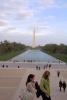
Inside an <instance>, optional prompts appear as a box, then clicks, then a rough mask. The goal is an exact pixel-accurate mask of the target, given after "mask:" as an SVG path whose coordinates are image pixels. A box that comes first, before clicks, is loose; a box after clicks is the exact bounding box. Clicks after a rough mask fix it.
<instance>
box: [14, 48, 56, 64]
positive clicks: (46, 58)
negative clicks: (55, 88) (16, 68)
mask: <svg viewBox="0 0 67 100" xmlns="http://www.w3.org/2000/svg"><path fill="white" fill-rule="evenodd" d="M12 61H19V62H48V63H49V62H53V63H54V62H58V60H57V59H56V58H54V57H52V56H50V55H48V54H46V53H43V52H42V51H40V50H28V51H26V52H25V53H22V54H20V55H18V56H16V57H14V58H13V59H12Z"/></svg>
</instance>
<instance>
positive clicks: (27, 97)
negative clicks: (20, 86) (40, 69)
mask: <svg viewBox="0 0 67 100" xmlns="http://www.w3.org/2000/svg"><path fill="white" fill-rule="evenodd" d="M34 79H35V75H34V74H29V75H28V78H27V81H26V90H25V91H24V92H23V93H22V94H20V95H19V99H20V100H34V98H35V97H36V89H35V81H34Z"/></svg>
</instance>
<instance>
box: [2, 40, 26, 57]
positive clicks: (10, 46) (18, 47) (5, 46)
mask: <svg viewBox="0 0 67 100" xmlns="http://www.w3.org/2000/svg"><path fill="white" fill-rule="evenodd" d="M25 49H26V46H25V45H24V44H21V43H16V42H12V43H11V42H9V41H7V40H5V41H1V42H0V55H3V54H5V53H9V52H12V51H24V50H25Z"/></svg>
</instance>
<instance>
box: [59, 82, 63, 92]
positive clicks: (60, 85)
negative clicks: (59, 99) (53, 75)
mask: <svg viewBox="0 0 67 100" xmlns="http://www.w3.org/2000/svg"><path fill="white" fill-rule="evenodd" d="M62 85H63V83H62V81H61V80H60V81H59V87H60V91H61V88H62Z"/></svg>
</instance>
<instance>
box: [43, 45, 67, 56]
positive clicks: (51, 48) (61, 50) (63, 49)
mask: <svg viewBox="0 0 67 100" xmlns="http://www.w3.org/2000/svg"><path fill="white" fill-rule="evenodd" d="M42 51H44V52H47V53H55V54H67V45H64V44H60V45H57V44H46V45H45V46H43V47H42Z"/></svg>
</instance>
